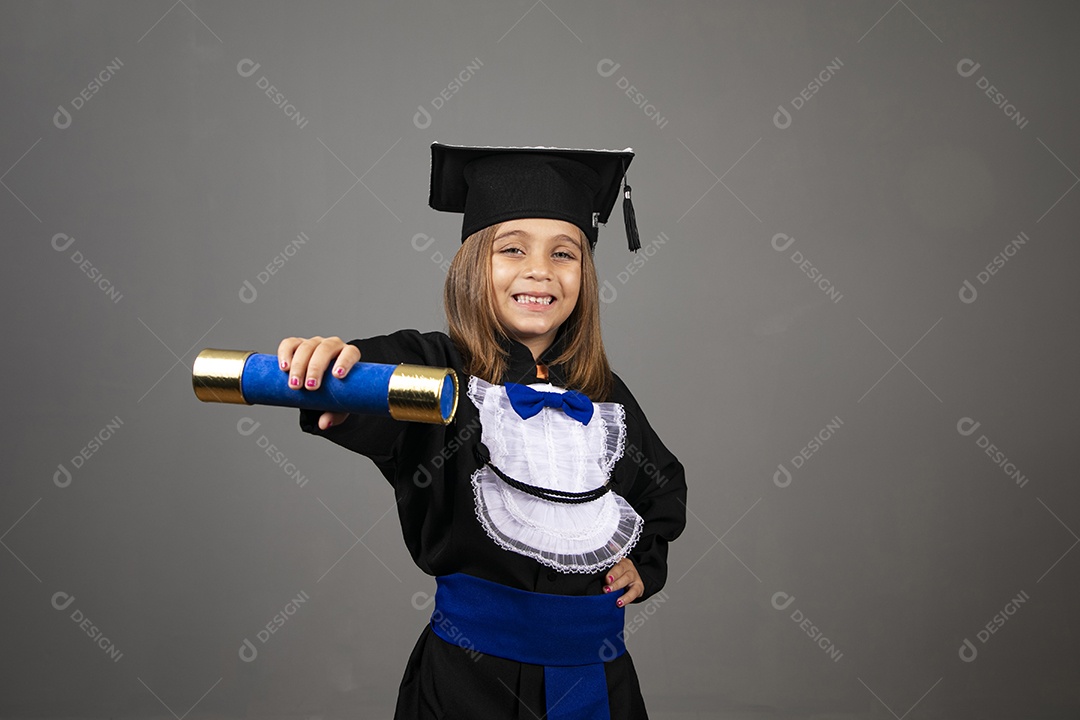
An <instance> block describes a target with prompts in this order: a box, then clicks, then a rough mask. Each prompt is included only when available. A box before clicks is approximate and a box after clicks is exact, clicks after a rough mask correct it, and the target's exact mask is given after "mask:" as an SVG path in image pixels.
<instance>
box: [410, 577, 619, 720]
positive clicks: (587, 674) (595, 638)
mask: <svg viewBox="0 0 1080 720" xmlns="http://www.w3.org/2000/svg"><path fill="white" fill-rule="evenodd" d="M435 580H436V583H437V590H436V591H435V610H434V612H433V613H432V614H431V621H430V622H431V629H432V631H434V633H435V634H436V635H438V636H439V637H440V638H442V639H443V640H445V641H447V642H448V643H451V644H453V645H457V646H459V647H462V648H470V649H475V650H477V651H479V652H481V653H484V654H486V655H494V656H496V657H501V658H506V659H508V660H515V661H517V662H522V663H528V664H530V665H543V666H544V695H545V699H546V702H547V718H548V720H610V717H611V716H610V712H609V708H608V694H607V679H606V677H605V675H604V663H605V662H609V661H611V660H614V659H615V658H617V657H619V656H620V655H622V654H623V653H624V652H626V645H625V643H624V641H623V625H624V620H625V615H626V608H620V607H619V606H617V605H616V604H615V601H616V600H617V599H618V596H619V595H620V594H621V593H615V592H613V593H609V594H604V595H551V594H548V593H537V592H529V591H528V590H519V589H517V588H512V587H509V586H507V585H502V584H501V583H496V582H492V581H490V580H484V579H482V578H478V577H474V576H472V575H466V574H464V573H452V574H450V575H440V576H438V577H436V578H435Z"/></svg>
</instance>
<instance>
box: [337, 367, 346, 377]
mask: <svg viewBox="0 0 1080 720" xmlns="http://www.w3.org/2000/svg"><path fill="white" fill-rule="evenodd" d="M334 374H335V375H337V376H338V377H341V376H342V375H344V374H345V368H342V367H339V368H338V369H337V370H335V371H334Z"/></svg>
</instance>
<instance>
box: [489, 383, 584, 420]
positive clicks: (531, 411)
mask: <svg viewBox="0 0 1080 720" xmlns="http://www.w3.org/2000/svg"><path fill="white" fill-rule="evenodd" d="M506 397H508V398H509V399H510V406H511V407H513V408H514V412H516V413H517V414H518V415H520V416H521V418H522V419H523V420H528V419H529V418H531V417H532V416H533V415H536V414H537V413H538V412H540V410H542V409H543V408H544V407H545V406H546V407H550V408H561V409H562V411H563V412H565V413H566V414H567V415H569V416H570V417H572V418H574V419H575V420H577V421H578V422H580V423H581V424H582V425H588V424H589V420H591V419H592V414H593V404H592V400H590V399H589V396H588V395H586V394H584V393H580V392H578V391H577V390H567V391H566V392H561V393H557V392H545V391H543V390H533V389H532V388H531V387H529V386H528V385H519V384H518V383H506Z"/></svg>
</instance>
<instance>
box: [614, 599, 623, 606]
mask: <svg viewBox="0 0 1080 720" xmlns="http://www.w3.org/2000/svg"><path fill="white" fill-rule="evenodd" d="M615 604H616V605H618V606H619V607H622V599H621V598H620V599H619V600H616V601H615Z"/></svg>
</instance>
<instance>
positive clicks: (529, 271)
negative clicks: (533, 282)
mask: <svg viewBox="0 0 1080 720" xmlns="http://www.w3.org/2000/svg"><path fill="white" fill-rule="evenodd" d="M553 274H554V273H553V271H552V269H551V263H550V262H549V261H548V260H547V258H541V257H535V256H534V257H533V258H532V259H531V261H530V262H529V266H528V267H527V268H526V269H525V277H529V278H534V279H537V280H543V279H547V278H550V277H552V275H553Z"/></svg>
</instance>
